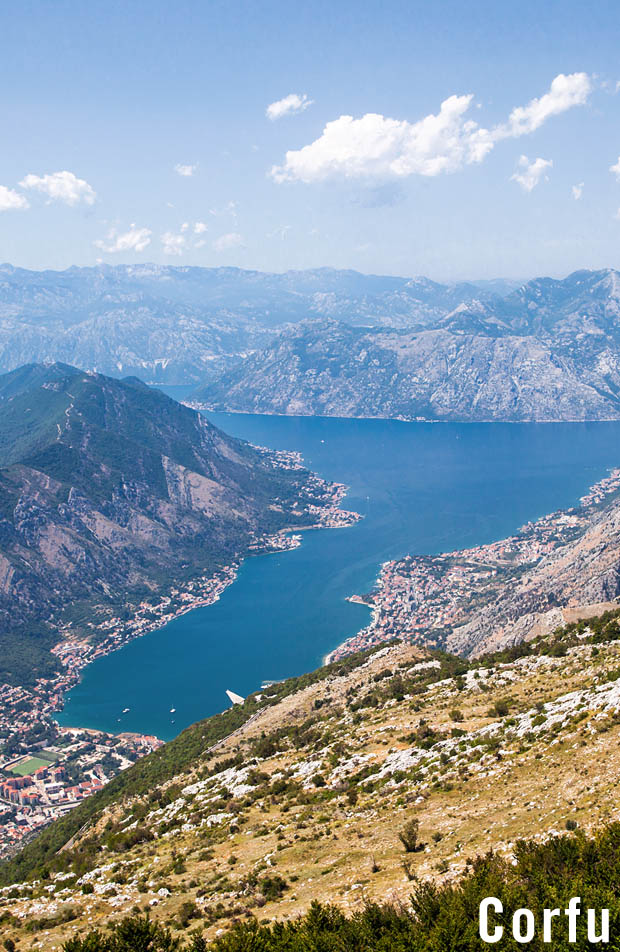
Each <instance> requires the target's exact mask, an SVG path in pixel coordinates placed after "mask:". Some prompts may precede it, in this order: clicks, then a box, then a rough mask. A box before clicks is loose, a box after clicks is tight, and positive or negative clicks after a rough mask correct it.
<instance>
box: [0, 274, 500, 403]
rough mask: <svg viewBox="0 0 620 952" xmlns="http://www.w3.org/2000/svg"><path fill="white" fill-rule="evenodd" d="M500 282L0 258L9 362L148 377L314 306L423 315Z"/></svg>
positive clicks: (1, 349)
mask: <svg viewBox="0 0 620 952" xmlns="http://www.w3.org/2000/svg"><path fill="white" fill-rule="evenodd" d="M507 287H510V285H505V284H504V283H502V282H499V283H492V284H490V285H487V284H486V283H483V285H482V286H477V285H474V284H458V285H442V284H437V283H436V282H433V281H428V280H427V279H425V278H422V279H414V280H409V279H407V278H394V277H380V276H373V275H363V274H358V273H357V272H355V271H337V270H334V269H331V268H321V269H318V270H315V271H292V272H287V273H285V274H265V273H261V272H258V271H243V270H241V269H239V268H187V267H166V266H157V265H132V266H128V265H119V266H118V267H111V266H108V265H102V266H100V267H97V268H68V269H67V270H66V271H60V272H58V271H41V272H38V271H27V270H25V269H23V268H13V267H11V265H2V266H0V372H2V371H8V370H12V369H14V368H15V367H18V366H20V365H21V364H24V363H28V362H38V361H42V360H48V359H53V360H57V361H64V362H66V363H69V364H73V365H75V366H78V367H83V368H84V369H86V370H97V371H99V372H101V373H107V374H110V375H112V376H121V377H122V376H127V375H129V374H134V375H135V376H137V377H140V379H142V380H145V381H146V382H147V383H155V382H159V383H168V384H184V385H186V384H191V383H199V382H204V381H205V380H206V379H207V378H208V377H210V376H212V375H213V373H214V372H215V370H216V369H220V370H221V369H222V368H226V366H227V365H228V364H229V363H230V362H231V360H232V359H233V358H234V357H238V356H239V355H241V356H243V355H246V354H247V353H249V352H251V351H253V350H255V349H256V348H259V347H260V346H263V345H264V344H265V343H266V342H267V341H268V340H269V339H271V337H272V336H273V333H274V329H275V328H277V327H280V326H282V325H284V324H286V323H296V322H297V321H299V320H302V319H305V318H308V317H316V318H322V317H331V318H337V319H338V320H342V321H346V322H350V323H353V324H363V325H374V324H386V325H387V326H395V327H399V326H406V327H409V326H416V327H417V326H422V327H423V326H426V324H428V323H429V321H430V322H433V321H436V320H438V319H440V318H441V317H442V316H443V315H445V314H446V313H447V312H449V311H451V310H453V309H454V308H455V307H457V306H458V305H460V304H466V303H467V302H470V301H472V300H474V299H480V300H482V301H485V302H491V301H495V300H499V299H500V295H499V293H498V291H499V292H504V291H505V290H506V289H507Z"/></svg>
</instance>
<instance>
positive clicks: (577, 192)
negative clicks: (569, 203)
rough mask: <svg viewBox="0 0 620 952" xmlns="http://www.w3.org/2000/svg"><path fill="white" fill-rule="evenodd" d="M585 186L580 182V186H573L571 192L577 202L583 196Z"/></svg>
mask: <svg viewBox="0 0 620 952" xmlns="http://www.w3.org/2000/svg"><path fill="white" fill-rule="evenodd" d="M583 186H584V182H579V184H578V185H572V186H571V192H572V195H573V198H574V199H575V201H576V202H578V201H579V199H580V198H581V196H582V195H583Z"/></svg>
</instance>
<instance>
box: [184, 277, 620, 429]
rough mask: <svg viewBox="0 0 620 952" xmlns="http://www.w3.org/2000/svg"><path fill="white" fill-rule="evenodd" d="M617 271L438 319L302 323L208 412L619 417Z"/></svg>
mask: <svg viewBox="0 0 620 952" xmlns="http://www.w3.org/2000/svg"><path fill="white" fill-rule="evenodd" d="M619 395H620V274H619V273H618V272H616V271H599V272H590V271H578V272H575V273H574V274H572V275H570V276H569V277H568V278H566V279H564V280H563V281H557V280H553V279H551V278H545V279H538V280H535V281H530V282H528V284H526V285H523V286H522V287H520V288H518V289H517V290H514V291H512V292H511V293H510V294H508V295H507V296H506V297H504V298H498V297H496V298H493V299H492V300H488V301H484V300H482V299H475V300H471V301H469V302H462V303H460V304H459V305H457V306H456V307H455V308H454V309H453V310H451V311H450V312H449V313H446V314H444V315H443V316H442V317H441V318H440V319H439V320H437V321H435V322H434V325H433V326H426V327H424V328H415V329H409V328H407V329H402V328H391V329H387V328H385V327H375V328H372V329H368V328H361V327H351V326H347V325H344V324H343V323H335V322H333V321H324V322H322V323H316V322H306V323H302V324H300V325H298V326H296V327H294V328H286V329H284V330H283V331H282V332H281V333H280V334H279V335H278V337H277V338H276V339H275V340H274V341H273V342H272V343H271V344H270V345H269V346H268V347H266V348H265V349H264V350H263V351H261V352H258V353H255V354H252V355H250V356H249V357H248V358H247V359H245V360H243V361H238V362H237V364H236V365H233V366H232V367H230V368H228V369H227V370H226V371H224V372H223V373H222V374H221V376H220V377H219V378H218V379H215V380H212V381H210V382H209V383H207V385H206V386H204V387H202V388H198V389H197V391H196V392H195V394H194V397H193V399H194V400H195V402H196V403H198V404H202V405H205V406H208V407H210V408H212V409H220V410H221V409H228V410H245V411H250V412H257V413H285V414H286V413H291V414H304V415H305V414H309V415H314V414H325V415H330V416H331V415H333V416H351V417H358V416H361V417H363V416H370V417H373V416H376V417H395V418H400V419H405V420H415V419H426V420H461V421H470V420H471V421H493V420H505V421H515V422H516V421H555V420H617V419H620V396H619Z"/></svg>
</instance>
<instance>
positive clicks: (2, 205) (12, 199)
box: [0, 185, 30, 212]
mask: <svg viewBox="0 0 620 952" xmlns="http://www.w3.org/2000/svg"><path fill="white" fill-rule="evenodd" d="M18 208H20V209H24V208H30V204H29V202H28V200H27V199H26V198H24V196H23V195H20V194H19V192H16V191H15V190H14V189H12V188H7V187H6V185H0V212H8V211H13V210H15V209H18Z"/></svg>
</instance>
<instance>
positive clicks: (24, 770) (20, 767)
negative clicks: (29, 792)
mask: <svg viewBox="0 0 620 952" xmlns="http://www.w3.org/2000/svg"><path fill="white" fill-rule="evenodd" d="M49 765H50V762H49V760H41V758H40V757H30V758H29V759H28V760H25V761H24V762H23V764H17V765H16V766H15V767H11V768H10V772H11V773H12V774H16V776H18V777H27V776H28V775H29V774H33V773H34V772H35V770H38V769H39V767H49Z"/></svg>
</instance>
